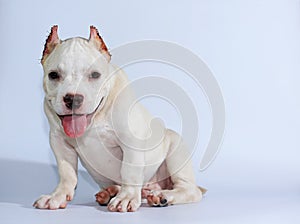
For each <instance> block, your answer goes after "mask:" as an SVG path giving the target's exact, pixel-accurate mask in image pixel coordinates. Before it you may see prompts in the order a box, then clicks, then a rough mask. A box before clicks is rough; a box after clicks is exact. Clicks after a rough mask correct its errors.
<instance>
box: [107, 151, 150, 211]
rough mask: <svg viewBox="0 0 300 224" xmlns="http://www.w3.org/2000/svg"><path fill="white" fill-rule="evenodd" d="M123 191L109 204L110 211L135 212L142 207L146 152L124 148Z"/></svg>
mask: <svg viewBox="0 0 300 224" xmlns="http://www.w3.org/2000/svg"><path fill="white" fill-rule="evenodd" d="M122 150H123V161H122V167H121V178H122V185H121V190H120V191H119V193H118V194H117V195H116V197H114V198H112V199H111V201H110V203H109V204H108V209H109V210H110V211H119V212H127V211H128V212H133V211H136V210H137V209H138V208H139V207H140V205H141V189H142V185H143V180H144V174H143V173H144V166H145V163H144V152H141V151H136V150H133V149H129V148H126V147H125V146H123V147H122Z"/></svg>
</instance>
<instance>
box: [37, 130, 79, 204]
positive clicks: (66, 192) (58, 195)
mask: <svg viewBox="0 0 300 224" xmlns="http://www.w3.org/2000/svg"><path fill="white" fill-rule="evenodd" d="M50 144H51V147H52V150H53V151H54V154H55V157H56V161H57V166H58V172H59V176H60V181H59V184H58V185H57V187H56V189H55V190H54V191H53V193H52V194H50V195H42V196H41V197H40V198H39V199H38V200H37V201H35V203H34V204H33V206H34V207H36V208H40V209H58V208H65V207H66V206H67V202H68V201H71V200H72V199H73V196H74V191H75V187H76V184H77V163H78V156H77V153H76V151H75V150H74V149H73V148H72V147H71V146H70V145H68V144H67V143H66V142H65V141H64V140H63V139H62V138H61V137H60V136H59V135H55V136H54V135H53V134H51V133H50Z"/></svg>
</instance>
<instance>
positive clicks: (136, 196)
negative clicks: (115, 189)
mask: <svg viewBox="0 0 300 224" xmlns="http://www.w3.org/2000/svg"><path fill="white" fill-rule="evenodd" d="M140 206H141V189H140V188H138V187H127V186H126V187H122V188H121V191H120V192H119V193H118V194H117V196H116V197H114V198H112V199H111V200H110V202H109V204H108V210H110V211H112V212H135V211H136V210H137V209H138V208H139V207H140Z"/></svg>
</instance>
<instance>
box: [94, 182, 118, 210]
mask: <svg viewBox="0 0 300 224" xmlns="http://www.w3.org/2000/svg"><path fill="white" fill-rule="evenodd" d="M120 189H121V187H120V186H119V185H112V186H109V187H107V188H104V189H102V190H101V191H99V192H98V193H97V194H96V195H95V197H96V201H97V202H98V203H99V205H101V206H105V205H108V203H109V201H110V199H112V198H113V197H115V196H116V195H117V194H118V193H119V191H120Z"/></svg>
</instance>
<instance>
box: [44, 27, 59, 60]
mask: <svg viewBox="0 0 300 224" xmlns="http://www.w3.org/2000/svg"><path fill="white" fill-rule="evenodd" d="M57 29H58V26H57V25H55V26H52V28H51V32H50V34H49V36H48V38H47V40H46V43H45V46H44V51H43V57H42V60H41V62H42V64H43V63H44V61H45V60H46V58H47V57H48V55H49V54H51V52H52V51H53V50H54V48H55V46H56V45H57V44H59V43H61V40H60V39H59V37H58V35H57Z"/></svg>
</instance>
